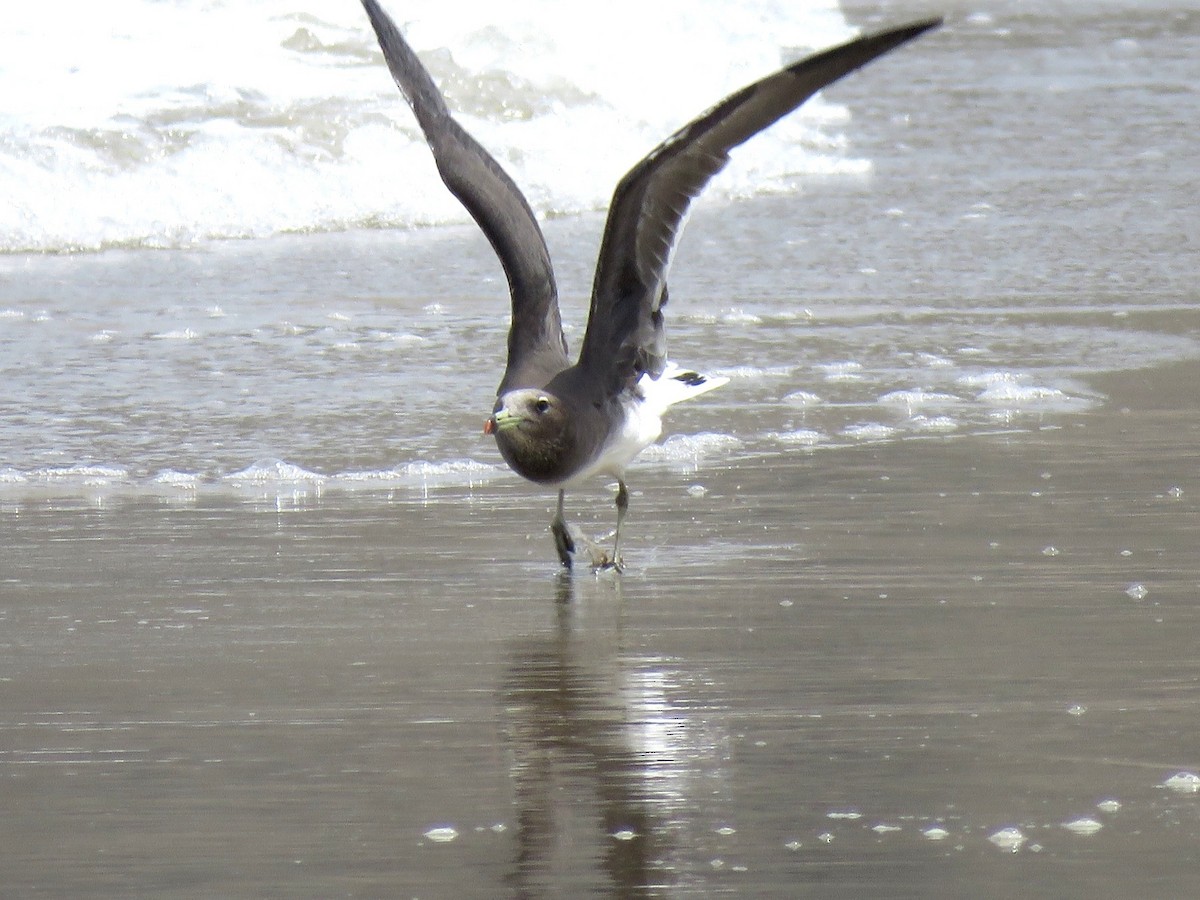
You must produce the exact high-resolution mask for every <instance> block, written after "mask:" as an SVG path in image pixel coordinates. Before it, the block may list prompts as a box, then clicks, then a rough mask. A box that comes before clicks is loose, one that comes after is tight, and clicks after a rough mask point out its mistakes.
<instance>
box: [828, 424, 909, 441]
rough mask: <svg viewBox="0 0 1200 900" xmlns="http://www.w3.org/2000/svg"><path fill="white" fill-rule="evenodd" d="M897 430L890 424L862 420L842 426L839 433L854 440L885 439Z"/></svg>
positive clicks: (892, 435) (893, 434)
mask: <svg viewBox="0 0 1200 900" xmlns="http://www.w3.org/2000/svg"><path fill="white" fill-rule="evenodd" d="M897 432H898V429H896V428H893V427H892V426H891V425H884V424H883V423H882V422H863V423H861V424H859V425H849V426H847V427H846V428H843V429H842V431H841V434H842V436H843V437H848V438H853V439H854V440H856V441H886V440H887V439H888V438H890V437H894V436H895V435H896V434H897Z"/></svg>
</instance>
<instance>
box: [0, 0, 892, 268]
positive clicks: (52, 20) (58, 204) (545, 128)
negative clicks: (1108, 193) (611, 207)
mask: <svg viewBox="0 0 1200 900" xmlns="http://www.w3.org/2000/svg"><path fill="white" fill-rule="evenodd" d="M10 6H12V8H11V9H6V10H5V27H4V29H3V30H2V31H0V59H3V60H4V61H5V65H4V67H3V68H2V69H0V96H3V97H4V98H5V104H4V109H3V111H0V175H3V176H4V181H5V184H6V185H7V187H8V191H7V196H6V200H7V201H8V202H6V203H5V204H2V205H0V251H4V250H8V251H13V250H68V249H73V248H85V249H86V248H96V247H103V246H112V245H122V244H136V245H144V246H179V245H186V244H189V243H192V242H195V241H202V240H206V239H209V238H212V237H257V236H265V235H268V234H274V233H278V232H281V231H297V230H329V229H340V228H345V227H353V226H356V225H359V226H361V225H379V224H385V225H399V226H410V225H415V224H423V223H437V222H450V221H453V222H466V221H468V216H467V213H466V212H465V210H463V209H462V207H461V206H460V205H459V204H458V203H457V201H455V200H454V198H453V197H451V196H450V195H449V193H448V192H447V191H446V190H445V188H444V187H443V186H442V184H441V182H440V180H439V179H438V178H437V175H436V173H435V171H434V168H433V164H432V162H431V160H430V158H429V152H428V149H427V148H426V146H425V142H424V139H423V138H422V137H421V135H420V133H419V130H418V129H417V127H416V126H415V123H414V121H413V119H412V115H411V113H410V111H409V110H408V108H407V107H406V105H405V104H404V102H403V101H402V100H401V98H400V96H399V93H398V91H397V90H396V89H395V86H394V85H393V84H392V82H391V79H390V78H389V77H388V74H387V71H386V69H385V68H384V66H383V65H382V60H381V57H380V54H379V52H378V46H377V44H376V42H375V37H374V34H373V33H372V32H371V30H370V27H369V25H368V22H367V19H366V16H365V15H364V14H363V11H362V9H361V7H360V6H359V5H358V4H356V3H348V2H345V0H309V2H306V3H305V4H303V6H301V5H299V4H297V3H296V0H258V2H255V3H230V4H216V5H213V4H205V3H198V2H179V3H161V2H155V0H107V2H105V3H103V4H98V3H93V4H77V5H76V6H74V7H72V10H71V14H70V15H69V16H47V15H45V13H44V10H42V9H41V8H40V7H38V6H37V5H36V4H24V5H22V4H15V5H11V4H10ZM385 6H387V7H388V8H389V9H390V10H391V12H392V13H393V14H394V15H395V16H396V18H397V21H399V22H400V23H401V26H402V27H403V28H404V30H405V33H406V34H407V36H408V37H409V39H410V40H411V42H412V43H413V45H414V46H415V47H416V49H417V50H418V52H420V53H421V54H422V55H423V57H424V59H425V60H426V62H427V64H428V65H429V66H430V67H431V69H432V70H433V74H434V77H435V79H436V80H437V81H438V82H439V84H441V85H442V86H443V88H444V89H445V91H446V92H447V94H448V95H449V97H450V102H451V105H452V106H453V107H454V108H455V109H456V110H457V113H458V117H459V118H460V119H461V120H462V122H463V124H464V125H466V127H467V128H468V129H469V130H471V131H472V132H473V133H474V134H475V135H476V137H477V138H478V139H479V140H480V141H481V142H482V143H483V144H484V145H485V146H487V147H488V148H489V149H490V150H491V151H492V152H493V153H494V154H495V155H496V157H497V158H498V159H500V160H501V161H502V163H503V165H504V166H505V167H506V168H508V169H509V171H510V174H511V175H512V176H513V177H514V179H515V180H516V181H517V182H518V183H519V184H520V185H522V186H523V188H524V189H525V190H526V193H527V194H528V195H529V197H530V200H531V202H532V204H533V206H534V208H535V210H536V211H537V212H539V213H541V214H546V213H569V212H576V211H580V210H588V209H594V208H598V207H601V206H603V205H604V204H606V203H607V201H608V197H609V195H610V192H611V191H612V188H613V185H614V184H615V183H616V181H617V180H618V178H619V177H620V176H621V175H622V174H623V173H624V172H625V171H626V170H627V169H628V168H629V167H630V166H631V165H633V164H634V163H635V162H636V161H637V160H638V159H639V158H641V156H642V155H644V154H645V153H646V152H647V151H649V150H650V149H651V147H653V146H654V145H655V144H657V143H658V142H659V141H661V140H662V139H664V138H665V137H667V136H668V135H669V134H670V133H671V132H672V131H674V130H675V129H676V128H678V127H679V126H680V125H682V124H683V123H684V122H685V121H686V120H687V119H688V118H690V117H692V116H694V115H698V114H699V113H701V112H703V111H704V110H705V109H707V108H708V107H709V106H711V104H713V103H714V102H716V101H717V100H718V99H720V98H721V97H723V96H725V95H726V94H728V93H731V92H732V91H734V90H737V89H738V88H740V87H742V86H743V85H745V84H747V83H749V82H750V81H752V80H754V79H756V78H758V77H761V76H763V75H765V74H768V73H769V72H770V71H772V70H774V69H776V68H778V66H779V65H780V64H781V62H783V61H784V58H783V57H784V55H785V53H786V56H787V58H789V59H790V58H791V57H792V56H794V55H795V52H794V50H793V48H797V49H800V48H803V49H810V48H819V47H825V46H829V45H831V44H833V43H836V42H839V41H842V40H845V39H846V38H847V37H849V36H850V35H851V33H852V31H851V29H850V28H849V26H848V25H847V24H846V21H845V18H844V16H843V14H842V12H841V11H840V9H839V8H838V6H837V4H836V2H834V0H800V2H792V3H788V2H784V0H765V2H764V0H760V2H756V3H750V2H739V3H727V2H724V0H696V2H695V3H693V4H691V6H689V8H688V15H686V16H681V15H680V14H679V10H678V7H676V6H674V5H670V4H664V5H656V4H645V3H634V2H633V0H614V2H613V3H610V4H607V5H605V6H604V7H595V8H588V9H586V10H582V9H581V8H580V7H577V6H576V5H572V4H563V3H555V2H551V0H513V2H510V3H508V4H506V5H505V7H504V15H503V16H497V15H496V14H495V9H494V7H493V6H491V5H488V4H484V3H482V2H481V0H480V2H463V3H456V4H452V5H448V4H444V3H438V2H434V0H410V2H407V3H405V4H403V5H399V4H396V3H394V2H390V0H389V2H388V3H385ZM635 19H636V20H637V21H638V22H639V27H637V28H630V27H629V22H630V21H632V20H635ZM614 47H620V48H621V52H620V53H614V52H612V48H614ZM213 48H220V52H214V49H213ZM364 60H370V61H372V64H371V65H364V64H363V62H364ZM681 72H685V73H687V77H680V73H681ZM647 86H651V87H652V88H653V89H650V90H648V89H647ZM846 118H847V113H846V110H845V108H844V107H841V106H836V105H834V104H831V103H829V102H827V101H825V100H823V99H822V98H820V97H818V98H816V99H815V100H813V101H811V102H810V103H809V104H807V105H806V106H805V107H804V109H803V110H802V111H801V112H800V113H798V114H797V115H794V116H789V117H787V118H785V119H784V120H783V121H781V122H779V123H778V124H776V125H775V126H774V127H772V128H771V129H770V130H769V131H768V132H767V133H765V134H763V135H759V136H758V137H757V138H755V139H754V140H753V141H751V142H749V143H748V144H747V145H746V146H745V147H743V148H740V149H739V150H738V151H736V152H735V153H734V160H733V163H732V165H731V166H730V168H729V169H728V170H727V171H726V172H725V173H723V174H722V175H721V176H719V178H718V180H717V182H716V183H714V185H713V190H712V192H713V193H714V194H717V195H724V196H727V197H735V196H744V195H747V194H752V193H758V192H762V191H771V190H779V189H780V188H781V187H783V186H786V185H788V184H789V183H790V182H791V181H792V180H793V179H794V178H795V177H796V176H797V175H802V174H805V173H837V172H852V173H858V172H863V171H866V170H868V169H869V164H868V163H867V162H865V161H864V160H858V159H853V158H848V157H847V155H846V153H845V151H844V143H845V142H844V140H843V138H842V136H841V132H840V129H841V126H842V124H843V123H844V122H845V121H846ZM231 172H236V173H237V174H238V177H237V178H230V173H231ZM397 172H404V173H405V177H403V178H397V177H396V173H397Z"/></svg>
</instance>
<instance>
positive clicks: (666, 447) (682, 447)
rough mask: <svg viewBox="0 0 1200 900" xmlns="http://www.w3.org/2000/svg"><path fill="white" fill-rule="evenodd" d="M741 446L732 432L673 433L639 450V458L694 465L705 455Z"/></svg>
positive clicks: (728, 450)
mask: <svg viewBox="0 0 1200 900" xmlns="http://www.w3.org/2000/svg"><path fill="white" fill-rule="evenodd" d="M741 446H742V442H741V441H740V440H738V439H737V438H736V437H734V436H733V435H732V434H717V433H714V432H701V433H699V434H673V435H671V436H670V437H669V438H667V439H666V440H665V441H663V442H662V443H661V444H651V445H650V446H649V447H647V448H646V449H645V450H643V451H642V452H641V454H640V458H641V459H645V460H654V461H658V462H668V463H688V464H691V465H695V464H697V463H698V462H699V461H700V460H701V459H703V458H705V457H708V456H713V455H718V454H728V453H731V452H733V451H734V450H737V449H738V448H739V447H741Z"/></svg>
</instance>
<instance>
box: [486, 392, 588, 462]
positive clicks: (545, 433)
mask: <svg viewBox="0 0 1200 900" xmlns="http://www.w3.org/2000/svg"><path fill="white" fill-rule="evenodd" d="M483 433H484V434H491V435H495V437H496V445H497V446H498V447H499V448H500V455H501V456H503V457H504V459H505V461H506V462H507V463H508V464H509V465H510V466H512V468H513V469H514V470H515V471H516V472H517V473H518V474H519V475H523V476H524V477H526V478H528V479H530V480H531V481H539V482H552V481H556V480H558V479H560V478H561V477H562V476H563V474H564V472H563V470H564V466H565V465H566V464H567V463H568V462H569V461H570V459H571V457H572V455H573V454H572V450H573V448H574V443H575V442H574V439H573V437H572V433H571V428H570V419H569V416H567V414H566V410H565V408H564V406H563V403H562V401H561V400H559V398H558V397H556V396H554V394H551V393H550V392H548V391H545V390H540V389H537V390H535V389H530V388H522V389H520V390H516V391H509V392H508V393H506V394H503V395H502V396H501V397H500V398H499V399H498V400H497V401H496V409H495V412H493V413H492V416H491V418H490V419H488V420H487V421H486V422H485V423H484V425H483Z"/></svg>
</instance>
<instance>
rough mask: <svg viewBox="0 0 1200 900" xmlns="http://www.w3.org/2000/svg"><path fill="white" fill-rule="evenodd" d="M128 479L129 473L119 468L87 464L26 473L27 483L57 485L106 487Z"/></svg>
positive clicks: (41, 469)
mask: <svg viewBox="0 0 1200 900" xmlns="http://www.w3.org/2000/svg"><path fill="white" fill-rule="evenodd" d="M128 478H129V471H128V470H127V469H124V468H122V467H120V466H101V465H87V464H81V465H70V466H48V467H45V468H40V469H33V470H31V471H30V472H28V473H26V480H27V481H31V482H38V483H41V484H57V485H72V484H74V485H85V486H96V485H108V484H112V483H113V482H121V481H125V480H127V479H128Z"/></svg>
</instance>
